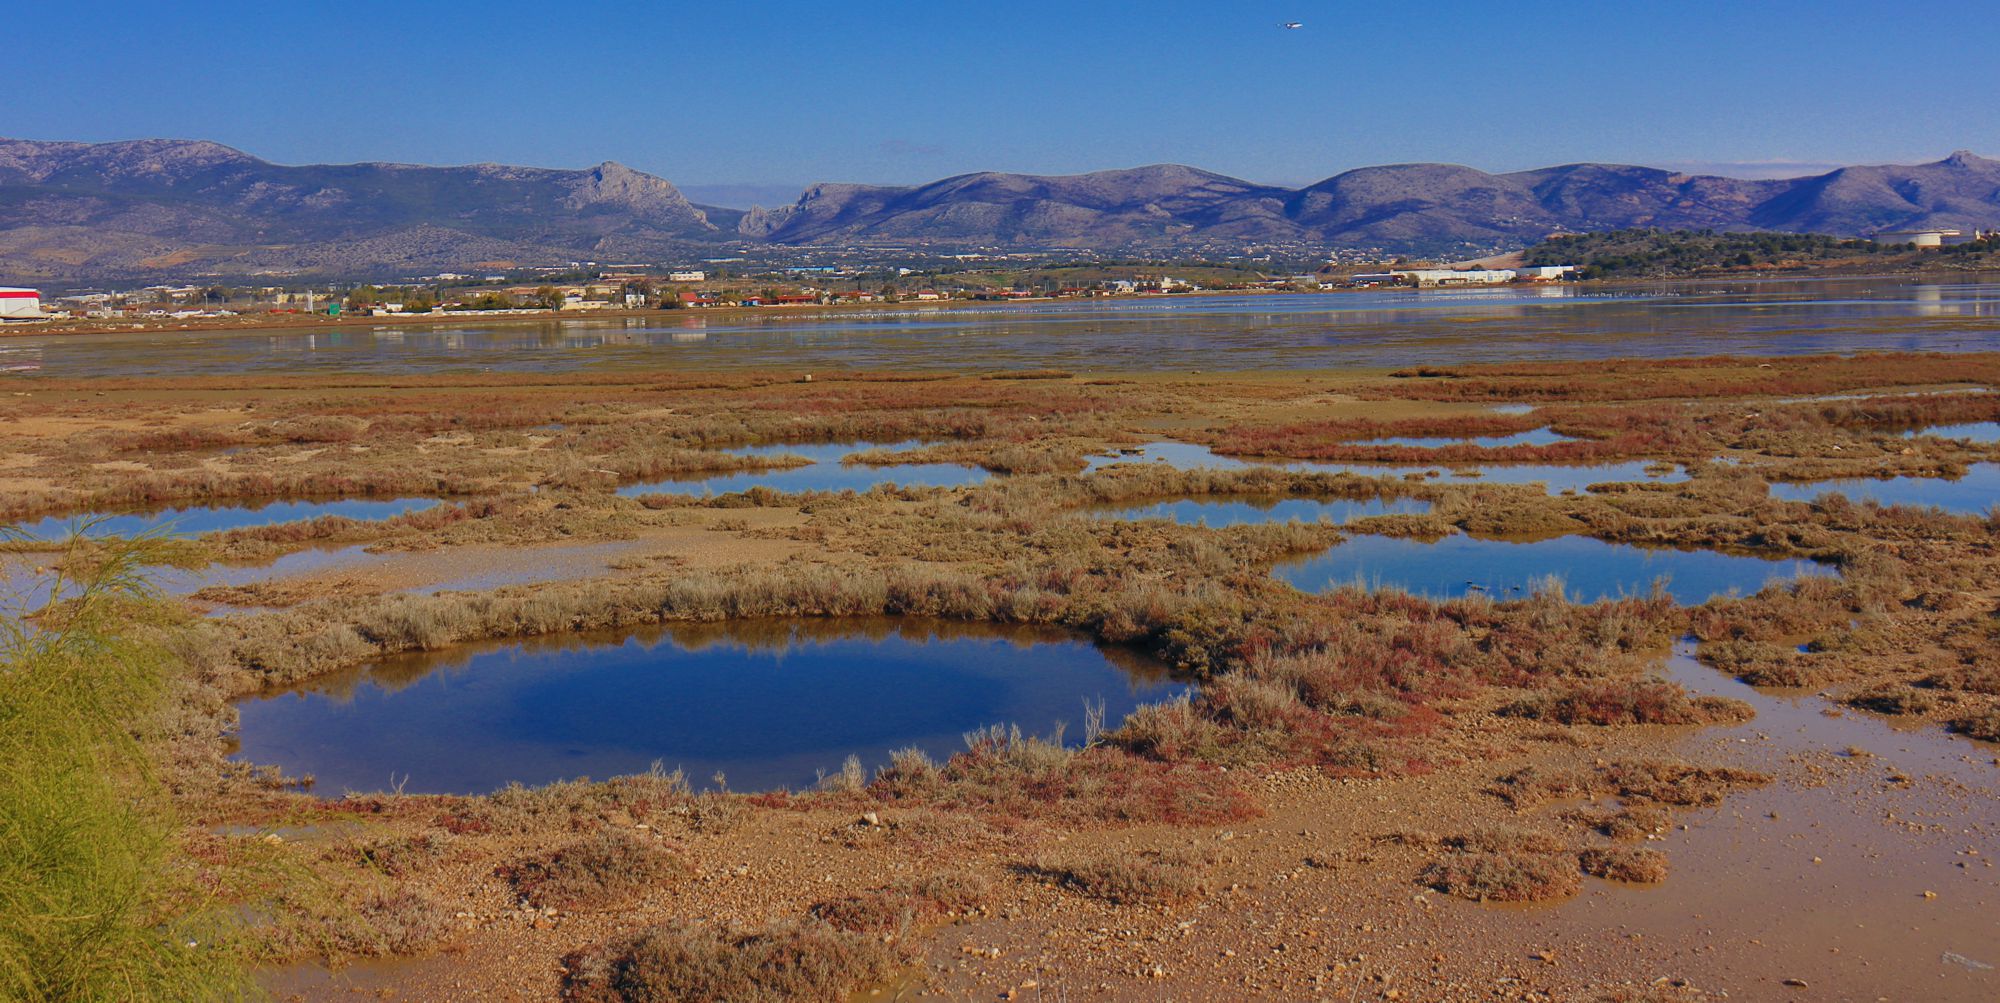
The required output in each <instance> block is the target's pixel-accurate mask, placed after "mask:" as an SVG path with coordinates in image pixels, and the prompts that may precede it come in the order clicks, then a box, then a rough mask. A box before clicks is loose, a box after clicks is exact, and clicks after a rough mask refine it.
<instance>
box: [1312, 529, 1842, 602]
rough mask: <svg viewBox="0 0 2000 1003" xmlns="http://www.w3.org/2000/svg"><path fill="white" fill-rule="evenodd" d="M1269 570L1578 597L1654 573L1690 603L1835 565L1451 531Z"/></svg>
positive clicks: (1464, 590)
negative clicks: (1551, 590) (1549, 586)
mask: <svg viewBox="0 0 2000 1003" xmlns="http://www.w3.org/2000/svg"><path fill="white" fill-rule="evenodd" d="M1273 573H1275V574H1276V575H1277V576H1278V577H1279V578H1282V579H1284V580H1285V581H1288V582H1290V583H1292V584H1293V585H1294V586H1297V587H1298V588H1300V589H1304V590H1305V591H1308V592H1324V591H1328V590H1331V589H1335V588H1339V587H1341V586H1345V585H1360V586H1362V587H1364V588H1371V589H1372V588H1380V587H1390V588H1398V589H1402V590H1403V591H1405V592H1411V593H1414V594H1417V595H1422V596H1428V597H1431V598H1434V599H1452V598H1458V597H1461V596H1466V595H1486V596H1490V597H1492V598H1494V599H1519V598H1521V597H1523V596H1525V595H1527V594H1529V593H1530V592H1532V591H1533V590H1534V589H1535V588H1536V587H1537V585H1538V584H1539V583H1541V582H1542V581H1544V580H1545V579H1548V578H1549V577H1550V576H1554V577H1555V578H1558V579H1560V580H1561V582H1562V585H1563V592H1564V594H1565V595H1566V596H1568V597H1569V598H1570V599H1571V600H1573V601H1576V602H1596V601H1597V600H1600V599H1615V598H1618V597H1620V596H1628V595H1646V594H1647V593H1649V592H1650V591H1651V590H1652V587H1653V583H1654V582H1656V581H1663V582H1664V583H1665V585H1666V590H1667V593H1668V594H1669V595H1671V596H1673V597H1674V600H1675V601H1676V602H1679V603H1682V604H1684V605H1695V604H1698V603H1702V602H1706V601H1707V600H1708V599H1710V598H1711V597H1714V596H1719V595H1726V594H1728V593H1731V592H1736V593H1740V594H1743V595H1748V594H1750V593H1753V592H1756V591H1757V590H1758V589H1761V588H1763V587H1764V586H1765V585H1767V584H1769V583H1771V582H1776V581H1786V580H1789V579H1792V578H1797V577H1799V576H1801V575H1830V574H1835V573H1836V572H1835V571H1834V569H1833V568H1831V567H1829V566H1827V565H1823V564H1816V563H1814V562H1812V561H1803V560H1771V559H1767V558H1761V557H1751V556H1748V555H1743V554H1724V553H1718V552H1715V551H1710V550H1666V549H1658V548H1652V547H1635V546H1631V545H1630V544H1623V543H1606V542H1605V541H1603V540H1599V539H1595V538H1593V537H1588V536H1560V537H1556V538H1554V539H1548V540H1533V541H1527V542H1514V541H1507V540H1481V539H1475V538H1473V537H1469V536H1448V537H1445V538H1444V539H1442V540H1439V541H1437V542H1435V543H1426V542H1423V541H1420V540H1404V539H1392V538H1390V537H1384V536H1356V537H1353V538H1350V539H1348V540H1345V541H1342V542H1341V543H1338V544H1335V545H1334V546H1333V547H1332V548H1330V549H1329V550H1327V551H1326V552H1325V553H1322V554H1319V555H1318V556H1315V557H1311V558H1307V559H1305V560H1301V561H1294V562H1289V563H1285V564H1280V565H1278V566H1277V567H1276V568H1275V569H1273Z"/></svg>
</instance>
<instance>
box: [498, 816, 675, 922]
mask: <svg viewBox="0 0 2000 1003" xmlns="http://www.w3.org/2000/svg"><path fill="white" fill-rule="evenodd" d="M691 870H692V867H691V866H690V865H689V863H688V861H687V858H686V857H685V856H683V855H682V854H680V853H678V852H676V851H674V850H672V849H669V848H667V847H665V846H662V845H660V843H659V841H658V840H657V839H654V838H651V837H648V836H644V835H635V834H633V833H630V832H625V831H623V830H618V829H604V830H601V831H599V832H597V833H596V834H594V835H590V836H586V837H584V838H582V839H579V840H577V841H576V842H573V843H570V844H569V845H567V846H564V847H561V848H560V849H556V850H553V851H550V852H548V853H545V854H539V855H537V856H533V857H530V858H528V859H526V860H522V861H519V862H517V863H514V864H511V865H508V866H506V867H504V868H502V871H503V875H504V876H505V877H506V879H507V881H508V883H509V884H511V885H513V887H514V891H515V892H516V893H517V894H519V895H520V896H521V899H522V901H524V902H526V903H528V904H529V905H531V906H535V907H537V908H547V907H550V906H558V907H561V908H565V909H574V908H592V907H597V906H603V905H608V904H611V903H614V902H617V901H619V900H620V899H624V898H627V897H629V896H633V895H638V894H642V893H644V892H646V891H649V890H652V889H656V888H665V887H669V886H671V885H672V884H674V883H676V882H679V881H683V880H685V879H686V878H687V877H688V876H689V873H690V871H691Z"/></svg>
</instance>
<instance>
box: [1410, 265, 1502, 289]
mask: <svg viewBox="0 0 2000 1003" xmlns="http://www.w3.org/2000/svg"><path fill="white" fill-rule="evenodd" d="M1395 274H1396V276H1397V277H1399V278H1401V279H1402V280H1403V281H1404V282H1407V283H1409V284H1410V285H1413V286H1416V287H1417V288H1418V289H1435V288H1438V287H1440V286H1501V285H1506V284H1507V283H1509V282H1512V281H1514V270H1513V269H1511V268H1473V269H1468V270H1466V271H1458V270H1457V269H1453V268H1416V269H1411V270H1409V271H1399V272H1396V273H1395Z"/></svg>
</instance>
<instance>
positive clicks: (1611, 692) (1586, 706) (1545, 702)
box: [1501, 679, 1754, 727]
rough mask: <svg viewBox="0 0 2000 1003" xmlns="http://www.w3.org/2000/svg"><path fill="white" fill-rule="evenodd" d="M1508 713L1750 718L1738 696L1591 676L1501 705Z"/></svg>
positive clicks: (1593, 719) (1615, 719)
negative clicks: (1695, 694) (1691, 693)
mask: <svg viewBox="0 0 2000 1003" xmlns="http://www.w3.org/2000/svg"><path fill="white" fill-rule="evenodd" d="M1501 713H1503V714H1506V715H1508V716H1511V717H1524V718H1529V719H1532V720H1537V721H1553V722H1555V723H1558V724H1588V725H1596V726H1599V727H1607V726H1613V725H1632V724H1715V723H1719V722H1726V721H1743V720H1748V719H1749V718H1750V717H1751V716H1752V715H1753V714H1754V711H1752V710H1751V709H1750V705H1749V704H1746V703H1744V702H1743V701H1741V700H1731V699H1728V698H1726V697H1711V696H1703V697H1692V698H1690V697H1689V696H1688V694H1687V691H1685V690H1683V689H1681V688H1680V687H1679V686H1676V685H1674V684H1673V683H1670V682H1666V681H1664V680H1654V679H1640V680H1591V681H1586V682H1581V683H1575V684H1571V685H1566V686H1563V687H1561V688H1559V689H1556V690H1553V691H1543V692H1539V693H1535V694H1532V695H1530V696H1527V697H1524V698H1522V699H1520V700H1517V701H1515V702H1513V703H1511V704H1508V705H1507V706H1506V707H1504V708H1502V709H1501Z"/></svg>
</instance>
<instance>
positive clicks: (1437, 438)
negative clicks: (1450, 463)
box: [1346, 426, 1576, 449]
mask: <svg viewBox="0 0 2000 1003" xmlns="http://www.w3.org/2000/svg"><path fill="white" fill-rule="evenodd" d="M1575 441H1576V440H1575V439H1572V438H1570V437H1569V436H1567V435H1562V434H1559V433H1557V432H1556V431H1555V430H1554V429H1551V428H1549V427H1547V426H1543V427H1541V428H1536V429H1530V430H1528V431H1526V432H1515V433H1513V434H1512V435H1467V436H1453V435H1397V436H1390V437H1388V438H1384V439H1361V440H1356V441H1354V442H1349V443H1346V445H1349V446H1409V447H1412V448H1416V449H1436V448H1439V447H1441V446H1478V447H1481V448H1483V449H1504V448H1506V447H1508V446H1551V445H1554V444H1556V443H1558V442H1575Z"/></svg>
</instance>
